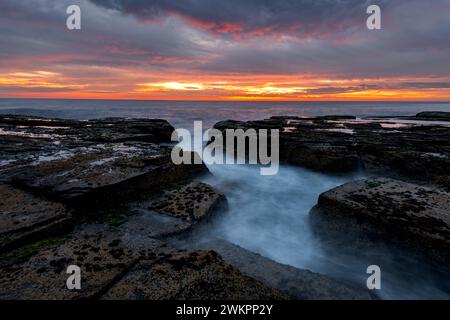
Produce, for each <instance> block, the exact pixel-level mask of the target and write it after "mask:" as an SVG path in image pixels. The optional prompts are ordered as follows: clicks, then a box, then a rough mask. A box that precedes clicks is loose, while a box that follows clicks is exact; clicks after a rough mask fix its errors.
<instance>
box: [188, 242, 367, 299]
mask: <svg viewBox="0 0 450 320" xmlns="http://www.w3.org/2000/svg"><path fill="white" fill-rule="evenodd" d="M195 246H196V247H197V248H200V249H209V250H215V251H217V252H218V253H219V254H220V255H221V256H222V257H223V259H224V260H225V261H226V262H227V263H229V264H231V265H233V266H235V267H236V268H238V269H239V270H241V272H242V273H243V274H245V275H247V276H250V277H253V278H255V279H257V280H259V281H261V282H262V283H264V284H265V285H267V286H270V287H273V288H277V289H279V290H282V291H284V292H287V293H288V294H289V295H290V296H291V297H293V298H294V299H301V300H339V299H343V300H370V299H371V296H370V294H369V292H368V291H367V290H365V289H364V288H363V287H362V286H361V287H359V288H356V287H352V286H349V285H347V284H344V283H341V282H338V281H336V280H334V279H332V278H330V277H328V276H325V275H321V274H318V273H314V272H311V271H309V270H301V269H298V268H295V267H292V266H288V265H284V264H280V263H277V262H275V261H273V260H270V259H268V258H265V257H263V256H261V255H259V254H257V253H253V252H250V251H248V250H245V249H243V248H241V247H239V246H237V245H234V244H231V243H229V242H227V241H224V240H219V239H212V240H210V241H207V242H202V243H197V244H195Z"/></svg>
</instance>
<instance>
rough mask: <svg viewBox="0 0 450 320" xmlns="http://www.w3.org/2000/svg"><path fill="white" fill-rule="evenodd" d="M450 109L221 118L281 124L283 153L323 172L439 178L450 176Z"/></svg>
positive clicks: (258, 125)
mask: <svg viewBox="0 0 450 320" xmlns="http://www.w3.org/2000/svg"><path fill="white" fill-rule="evenodd" d="M449 115H450V113H448V112H424V113H419V114H418V115H416V116H412V117H399V118H365V119H357V118H356V117H353V116H322V117H294V116H292V117H290V116H286V117H279V116H278V117H273V118H270V119H266V120H261V121H248V122H242V121H231V120H229V121H221V122H219V123H217V124H216V125H215V126H214V127H215V128H216V129H219V130H221V131H224V130H226V129H244V130H246V129H250V128H253V129H279V130H280V158H281V160H283V161H286V162H288V163H291V164H295V165H300V166H304V167H306V168H309V169H314V170H318V171H323V172H350V171H354V170H357V169H363V170H365V171H366V172H367V173H368V174H375V175H389V176H398V177H401V178H405V179H409V180H415V181H421V182H430V183H434V182H435V181H436V180H437V179H439V178H441V177H442V176H450V120H449Z"/></svg>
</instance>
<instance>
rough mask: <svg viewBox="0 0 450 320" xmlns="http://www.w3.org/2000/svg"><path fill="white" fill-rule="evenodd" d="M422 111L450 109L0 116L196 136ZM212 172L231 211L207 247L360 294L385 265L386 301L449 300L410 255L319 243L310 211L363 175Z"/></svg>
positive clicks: (312, 107) (44, 107)
mask: <svg viewBox="0 0 450 320" xmlns="http://www.w3.org/2000/svg"><path fill="white" fill-rule="evenodd" d="M420 111H450V103H425V102H420V103H418V102H417V103H416V102H395V103H386V102H181V101H113V100H44V99H42V100H41V99H30V100H24V99H0V114H21V115H32V116H44V117H57V118H74V119H92V118H102V117H138V118H162V119H166V120H168V121H169V122H170V123H171V124H172V125H174V126H175V127H176V128H186V129H191V128H192V127H193V121H195V120H202V121H203V127H204V128H207V127H211V126H213V125H214V123H216V122H217V121H220V120H226V119H234V120H255V119H263V118H268V117H270V116H276V115H295V116H313V115H329V114H334V115H356V116H359V117H364V116H401V115H403V116H406V115H414V114H416V113H418V112H420ZM209 169H210V171H211V173H212V174H213V175H212V176H209V177H204V178H202V180H203V181H204V182H207V183H209V184H211V185H213V186H214V187H216V188H217V189H218V190H220V191H222V192H223V193H225V195H226V197H227V199H228V204H229V210H228V211H227V213H226V214H224V215H220V216H219V217H217V218H215V220H213V221H212V222H211V223H210V224H209V225H208V226H207V228H206V231H205V234H204V235H203V236H202V237H203V240H204V241H208V239H210V238H211V237H219V238H222V239H226V240H228V241H230V242H232V243H234V244H237V245H239V246H241V247H243V248H246V249H248V250H251V251H253V252H257V253H259V254H261V255H263V256H266V257H269V258H271V259H273V260H275V261H278V262H280V263H283V264H288V265H292V266H295V267H298V268H302V269H308V270H311V271H314V272H319V273H323V274H327V275H329V276H331V277H334V278H335V279H337V280H339V281H345V282H348V283H352V284H354V285H356V286H360V287H361V286H365V281H366V279H367V277H368V275H367V273H366V269H367V267H368V266H369V265H379V266H380V268H381V272H382V289H381V291H379V292H377V295H378V296H379V297H381V298H386V299H433V298H434V299H436V298H440V299H442V298H446V299H448V298H450V283H449V280H448V279H449V275H450V267H449V266H442V265H440V266H436V265H433V264H430V263H428V261H427V260H426V259H424V258H421V257H418V256H415V255H414V254H412V253H411V252H409V251H408V250H400V249H396V248H392V247H391V246H389V245H386V244H383V243H379V242H374V243H373V244H371V246H370V249H368V250H366V251H360V252H353V251H352V249H351V248H346V247H345V240H344V239H336V243H335V244H334V245H333V246H332V247H328V244H327V243H323V242H321V241H320V239H319V238H318V237H316V236H315V230H313V229H312V227H311V225H310V221H309V210H310V209H311V208H312V207H313V206H314V205H315V204H316V202H317V198H318V196H319V195H320V193H322V192H324V191H327V190H329V189H331V188H333V187H335V186H338V185H340V184H343V183H346V182H348V181H351V180H354V179H359V178H364V173H363V172H354V173H352V174H348V175H338V176H336V175H326V174H321V173H318V172H313V171H310V170H307V169H304V168H299V167H293V166H288V165H282V166H281V167H280V170H279V173H278V174H277V175H275V176H260V175H259V168H257V167H255V166H245V165H226V166H224V165H212V166H209ZM316 232H317V231H316ZM336 244H337V245H336ZM336 248H340V249H339V250H336Z"/></svg>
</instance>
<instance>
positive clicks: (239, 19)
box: [0, 0, 450, 101]
mask: <svg viewBox="0 0 450 320" xmlns="http://www.w3.org/2000/svg"><path fill="white" fill-rule="evenodd" d="M73 4H75V5H78V6H79V7H80V9H81V30H68V29H67V27H66V19H67V18H68V16H69V15H68V14H67V13H66V9H67V7H68V6H69V5H73ZM372 4H375V5H378V6H379V7H380V8H381V26H382V28H381V30H369V29H368V28H367V27H366V20H367V18H368V17H369V15H368V14H367V13H366V9H367V7H368V6H369V5H372ZM6 97H16V98H77V99H84V98H86V99H88V98H89V99H91V98H92V99H149V100H263V101H271V100H277V101H310V100H340V101H343V100H360V101H362V100H402V101H405V100H417V101H419V100H420V101H422V100H430V101H431V100H433V101H437V100H441V101H450V0H427V1H424V0H372V1H364V0H226V1H225V0H81V1H75V0H58V1H55V0H1V1H0V98H6Z"/></svg>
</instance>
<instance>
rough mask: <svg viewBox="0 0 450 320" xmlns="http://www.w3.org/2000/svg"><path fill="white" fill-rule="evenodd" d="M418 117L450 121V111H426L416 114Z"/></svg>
mask: <svg viewBox="0 0 450 320" xmlns="http://www.w3.org/2000/svg"><path fill="white" fill-rule="evenodd" d="M416 118H422V119H428V120H446V121H450V112H444V111H425V112H419V113H418V114H416Z"/></svg>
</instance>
